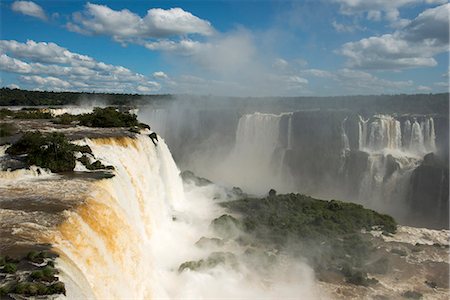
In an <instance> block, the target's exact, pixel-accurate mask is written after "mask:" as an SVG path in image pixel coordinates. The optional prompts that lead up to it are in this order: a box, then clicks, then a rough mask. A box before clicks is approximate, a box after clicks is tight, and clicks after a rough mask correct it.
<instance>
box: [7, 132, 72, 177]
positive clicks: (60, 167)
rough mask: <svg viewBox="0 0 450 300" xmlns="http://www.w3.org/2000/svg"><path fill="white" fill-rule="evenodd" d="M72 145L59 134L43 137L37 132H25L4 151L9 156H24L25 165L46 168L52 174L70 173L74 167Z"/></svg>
mask: <svg viewBox="0 0 450 300" xmlns="http://www.w3.org/2000/svg"><path fill="white" fill-rule="evenodd" d="M73 152H74V148H73V145H72V144H71V143H70V142H69V141H68V140H67V139H66V137H65V136H64V135H63V134H61V133H55V132H54V133H51V134H48V135H44V134H42V133H40V132H39V131H36V132H26V133H25V134H24V135H23V136H22V137H21V138H20V139H19V140H18V141H17V142H16V143H15V144H13V145H12V146H11V147H9V148H8V149H7V150H6V153H7V154H9V155H23V154H26V155H27V156H26V160H25V161H26V163H27V165H29V166H31V165H36V166H39V167H42V168H48V169H50V170H51V171H52V172H66V171H72V170H73V168H74V167H75V157H74V155H73Z"/></svg>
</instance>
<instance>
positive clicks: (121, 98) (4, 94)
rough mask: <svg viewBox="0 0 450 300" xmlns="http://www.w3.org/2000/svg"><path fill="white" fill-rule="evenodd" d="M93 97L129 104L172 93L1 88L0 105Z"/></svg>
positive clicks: (71, 101)
mask: <svg viewBox="0 0 450 300" xmlns="http://www.w3.org/2000/svg"><path fill="white" fill-rule="evenodd" d="M89 98H93V99H96V100H100V101H103V102H105V103H108V104H110V105H127V104H132V103H136V102H138V101H140V100H142V101H145V102H150V101H152V102H155V101H167V100H170V99H171V98H172V96H170V95H146V96H142V95H137V94H105V93H86V92H43V91H42V92H41V91H27V90H21V89H9V88H1V89H0V105H4V106H14V105H17V106H18V105H30V106H37V105H42V106H45V105H68V104H78V103H79V102H80V100H81V99H89Z"/></svg>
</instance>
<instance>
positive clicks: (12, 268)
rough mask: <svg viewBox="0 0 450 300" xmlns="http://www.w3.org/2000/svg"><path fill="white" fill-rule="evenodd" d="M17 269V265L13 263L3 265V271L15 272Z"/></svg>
mask: <svg viewBox="0 0 450 300" xmlns="http://www.w3.org/2000/svg"><path fill="white" fill-rule="evenodd" d="M16 271H17V265H16V264H13V263H6V264H5V265H4V267H3V272H5V273H10V274H14V273H16Z"/></svg>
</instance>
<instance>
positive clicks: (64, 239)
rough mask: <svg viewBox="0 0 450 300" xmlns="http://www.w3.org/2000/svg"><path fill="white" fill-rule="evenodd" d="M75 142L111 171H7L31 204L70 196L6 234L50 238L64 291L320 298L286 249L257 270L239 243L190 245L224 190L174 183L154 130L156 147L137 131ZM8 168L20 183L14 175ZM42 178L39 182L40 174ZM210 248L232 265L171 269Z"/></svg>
mask: <svg viewBox="0 0 450 300" xmlns="http://www.w3.org/2000/svg"><path fill="white" fill-rule="evenodd" d="M76 142H77V143H79V144H87V145H89V146H90V147H91V149H92V151H93V154H94V155H95V157H96V158H98V159H100V160H101V161H102V162H103V163H105V164H108V165H112V166H114V168H115V171H114V174H115V176H114V177H112V178H107V179H101V180H98V179H89V178H84V177H83V176H82V177H80V178H78V179H76V178H70V179H67V180H66V179H63V178H60V177H59V175H54V174H48V173H42V171H39V172H37V170H36V169H35V168H33V169H32V170H30V171H27V172H26V173H27V174H25V175H24V174H22V173H23V172H19V173H17V171H16V172H13V173H14V176H13V175H12V174H11V176H9V177H11V180H14V182H15V184H16V186H17V188H19V190H23V191H24V192H25V191H26V190H27V189H29V188H30V187H32V188H31V190H32V191H36V197H37V198H39V199H36V201H38V202H40V201H42V199H45V197H50V198H51V197H54V196H56V197H61V199H60V200H58V201H61V203H64V202H66V201H69V200H71V201H75V200H76V201H75V202H74V203H76V205H74V206H73V208H72V209H65V210H63V211H61V214H62V217H61V218H60V217H59V216H58V217H56V215H49V216H48V218H49V220H51V219H52V218H53V219H55V220H56V219H58V220H61V222H56V226H54V225H52V224H53V223H55V222H50V221H48V220H41V218H40V217H39V218H36V216H34V215H30V220H29V221H28V220H27V222H24V223H22V221H19V220H20V219H21V218H19V217H18V215H16V216H14V219H15V221H14V222H15V223H18V224H19V226H20V227H21V228H23V229H20V230H19V229H16V230H15V232H16V233H15V234H22V233H24V234H25V233H26V231H30V230H33V234H32V235H31V236H33V239H36V240H37V242H39V243H50V244H51V246H52V248H53V251H55V252H57V253H58V254H59V255H60V256H59V258H58V259H57V267H58V269H59V270H60V274H59V276H60V278H61V280H62V281H63V282H64V283H65V285H66V290H67V298H68V299H193V298H195V299H211V298H218V297H225V298H239V299H255V298H265V299H278V298H279V297H284V298H286V297H292V295H297V294H302V295H305V296H306V297H307V298H308V299H317V298H320V297H321V299H323V297H325V296H326V292H324V291H320V290H318V289H317V288H316V284H317V283H316V282H315V280H314V272H313V271H312V269H311V268H310V267H308V266H307V265H305V263H303V262H302V261H295V262H289V261H288V258H287V257H286V258H283V257H280V264H278V265H277V266H274V268H272V269H271V270H270V272H266V271H267V270H265V269H261V270H259V269H258V268H259V267H257V266H258V263H257V261H255V262H253V263H252V262H249V261H248V256H245V253H246V252H245V250H246V248H245V247H244V246H240V245H239V244H237V243H236V242H234V241H229V242H226V243H225V244H224V245H222V246H221V247H220V248H218V247H217V246H207V247H205V246H203V247H199V246H198V245H197V244H198V243H197V242H198V241H199V240H200V239H201V238H202V237H214V236H215V234H216V233H215V232H214V230H213V229H212V228H211V227H210V226H209V225H210V223H211V220H212V219H214V218H216V217H219V216H221V215H222V214H224V213H225V211H224V209H223V208H222V207H220V206H219V205H217V202H216V201H224V200H226V199H228V197H229V196H228V194H227V192H226V189H225V188H222V187H219V186H216V185H214V184H211V185H207V186H201V187H199V186H196V185H195V184H194V183H184V184H183V183H182V181H181V178H180V176H179V170H178V168H177V166H176V164H175V162H174V160H173V159H172V156H171V153H170V151H169V149H168V148H167V146H166V144H165V142H164V140H163V139H162V138H160V137H159V142H158V144H157V145H156V146H155V145H154V144H153V143H152V141H151V139H150V138H149V137H148V136H147V135H137V136H136V137H134V138H133V137H108V138H92V139H88V138H86V139H84V140H79V141H76ZM4 173H5V174H9V172H4ZM18 176H19V177H20V178H22V182H21V181H17V178H16V177H18ZM49 176H50V177H49ZM47 177H48V185H47V182H44V181H43V180H44V179H45V178H47ZM11 182H12V181H11ZM20 182H21V183H20ZM36 188H38V190H37V189H36ZM31 190H30V191H31ZM30 191H28V192H30ZM59 191H60V192H59ZM60 193H61V195H60ZM59 195H60V196H59ZM66 198H68V199H66ZM213 199H216V201H214V200H213ZM49 201H55V200H53V199H50V200H49ZM2 213H3V212H2ZM19 214H21V212H20V211H19ZM2 216H3V217H5V214H3V215H2ZM52 216H53V217H52ZM24 229H25V230H24ZM30 233H31V232H28V233H27V235H26V236H27V237H29V236H30ZM216 251H227V253H228V252H229V253H234V254H235V255H236V259H237V261H236V263H238V267H237V266H235V265H227V264H220V265H218V266H216V267H213V268H211V269H206V270H198V271H191V270H185V271H183V272H179V270H178V268H179V266H180V265H181V264H182V263H183V262H186V261H190V260H198V259H202V258H204V257H207V256H209V255H211V254H212V253H215V252H216ZM241 255H242V257H241ZM255 259H256V258H255ZM290 278H296V281H292V280H291V279H290ZM319 295H321V296H319Z"/></svg>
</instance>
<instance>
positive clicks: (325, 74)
mask: <svg viewBox="0 0 450 300" xmlns="http://www.w3.org/2000/svg"><path fill="white" fill-rule="evenodd" d="M300 73H301V74H302V75H304V76H314V77H319V78H331V77H333V76H334V75H333V73H331V72H330V71H325V70H319V69H307V70H302V71H300Z"/></svg>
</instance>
